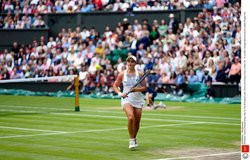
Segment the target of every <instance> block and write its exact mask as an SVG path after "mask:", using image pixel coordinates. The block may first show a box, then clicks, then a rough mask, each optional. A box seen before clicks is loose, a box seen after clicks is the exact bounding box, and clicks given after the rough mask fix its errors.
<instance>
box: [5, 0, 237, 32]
mask: <svg viewBox="0 0 250 160" xmlns="http://www.w3.org/2000/svg"><path fill="white" fill-rule="evenodd" d="M236 1H238V0H0V13H5V14H7V15H3V16H0V29H1V28H4V29H29V28H43V27H45V26H46V25H45V23H44V21H43V20H42V17H41V16H38V14H41V13H42V14H46V13H75V12H82V13H83V12H90V11H124V12H128V13H129V15H133V13H132V11H148V10H153V11H155V10H173V9H189V8H206V9H212V8H213V7H215V6H216V7H218V8H221V7H223V6H224V5H225V4H228V3H232V2H236ZM20 14H21V16H20ZM22 14H24V15H22ZM30 14H32V15H36V16H34V17H33V16H29V15H30Z"/></svg>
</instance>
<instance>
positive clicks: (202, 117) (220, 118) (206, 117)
mask: <svg viewBox="0 0 250 160" xmlns="http://www.w3.org/2000/svg"><path fill="white" fill-rule="evenodd" d="M0 106H6V107H16V108H17V107H22V108H33V109H34V108H37V109H44V110H48V109H49V110H59V111H74V109H73V108H72V109H62V108H51V107H35V106H34V107H28V106H16V105H15V106H14V105H2V104H0ZM84 111H87V112H100V113H102V112H103V113H123V112H116V111H108V110H91V109H86V108H83V109H82V112H84ZM144 115H152V116H166V117H186V118H201V119H219V120H238V121H240V120H241V119H240V118H226V117H211V116H187V115H173V114H171V115H169V114H165V115H163V114H157V113H147V112H144Z"/></svg>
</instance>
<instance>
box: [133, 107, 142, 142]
mask: <svg viewBox="0 0 250 160" xmlns="http://www.w3.org/2000/svg"><path fill="white" fill-rule="evenodd" d="M141 115H142V109H141V108H134V117H135V123H134V137H135V138H136V135H137V132H138V130H139V128H140V121H141Z"/></svg>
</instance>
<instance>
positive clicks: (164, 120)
mask: <svg viewBox="0 0 250 160" xmlns="http://www.w3.org/2000/svg"><path fill="white" fill-rule="evenodd" d="M49 114H57V115H64V116H83V117H102V118H118V119H127V118H126V117H125V116H124V117H120V116H105V115H92V114H90V115H88V114H75V113H49ZM142 120H149V121H161V122H190V123H192V122H200V123H206V124H218V125H220V124H223V125H232V126H240V123H239V124H237V123H224V122H208V121H207V122H206V121H204V122H203V121H187V120H173V119H159V118H145V117H142Z"/></svg>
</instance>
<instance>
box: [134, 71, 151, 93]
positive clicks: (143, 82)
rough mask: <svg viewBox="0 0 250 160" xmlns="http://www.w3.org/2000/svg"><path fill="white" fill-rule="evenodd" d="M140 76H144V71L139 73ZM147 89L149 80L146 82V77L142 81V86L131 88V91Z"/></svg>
mask: <svg viewBox="0 0 250 160" xmlns="http://www.w3.org/2000/svg"><path fill="white" fill-rule="evenodd" d="M139 75H140V77H142V76H143V74H142V73H139ZM146 90H147V82H146V79H144V80H143V81H142V82H141V86H139V87H135V88H131V92H144V91H146Z"/></svg>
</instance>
